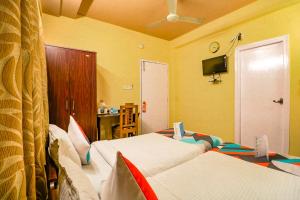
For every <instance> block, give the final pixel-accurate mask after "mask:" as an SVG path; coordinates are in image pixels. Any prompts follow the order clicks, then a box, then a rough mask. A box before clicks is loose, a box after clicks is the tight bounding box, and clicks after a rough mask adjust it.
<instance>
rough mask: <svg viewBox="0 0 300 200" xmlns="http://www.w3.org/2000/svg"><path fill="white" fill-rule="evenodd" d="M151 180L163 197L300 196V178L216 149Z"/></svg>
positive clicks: (187, 199)
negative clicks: (221, 152)
mask: <svg viewBox="0 0 300 200" xmlns="http://www.w3.org/2000/svg"><path fill="white" fill-rule="evenodd" d="M147 180H148V182H149V183H150V185H151V186H152V188H153V189H154V191H157V195H158V198H159V199H164V198H163V197H164V196H166V194H165V193H172V195H173V196H174V198H175V199H182V200H198V199H210V200H217V199H218V200H219V199H230V200H235V199H243V200H248V199H249V200H254V199H261V200H266V199H270V200H276V199H278V200H279V199H280V200H281V199H285V200H290V199H300V178H299V177H297V176H294V175H290V174H288V173H284V172H280V171H277V170H272V169H269V168H266V167H261V166H259V165H256V164H253V163H249V162H246V161H243V160H240V159H236V158H234V157H230V156H227V155H222V154H220V153H217V152H213V151H210V152H207V153H204V154H201V155H199V156H197V157H196V158H194V159H192V160H190V161H188V162H185V163H183V164H181V165H178V166H176V167H174V168H171V169H169V170H166V171H164V172H162V173H159V174H157V175H155V176H154V177H150V178H147ZM168 195H169V196H170V194H168Z"/></svg>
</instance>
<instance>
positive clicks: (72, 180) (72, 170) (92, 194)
mask: <svg viewBox="0 0 300 200" xmlns="http://www.w3.org/2000/svg"><path fill="white" fill-rule="evenodd" d="M59 162H60V165H61V167H62V168H64V170H65V175H66V177H64V181H62V182H61V183H60V184H61V185H60V199H62V200H69V199H82V200H85V199H89V200H99V197H98V194H97V192H96V191H95V189H94V187H93V185H92V183H91V182H90V180H89V178H88V177H87V176H86V174H85V173H84V171H83V170H82V167H81V166H78V165H76V164H75V163H74V162H73V161H72V160H71V159H69V157H65V156H62V157H61V158H60V159H59ZM74 191H75V192H74Z"/></svg>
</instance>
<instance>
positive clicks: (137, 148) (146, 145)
mask: <svg viewBox="0 0 300 200" xmlns="http://www.w3.org/2000/svg"><path fill="white" fill-rule="evenodd" d="M93 145H94V146H95V147H96V149H97V151H98V152H99V153H100V154H101V155H102V156H103V158H104V159H105V160H106V161H107V162H108V163H109V164H110V166H113V165H114V164H115V161H116V153H117V151H120V152H121V153H122V154H123V155H124V156H125V157H126V158H128V159H129V160H130V161H131V162H132V163H134V164H135V165H136V166H137V167H138V168H139V170H140V171H141V172H142V173H143V174H144V175H145V176H146V177H148V176H153V175H155V174H157V173H159V172H162V171H164V170H167V169H169V168H171V167H174V166H176V165H178V164H181V163H183V162H185V161H188V160H190V159H193V158H195V157H196V156H198V155H199V154H201V153H203V152H204V149H205V147H204V145H192V144H186V143H183V142H179V141H176V140H173V139H170V138H167V137H165V136H161V135H159V134H157V133H149V134H145V135H140V136H136V137H130V138H124V139H118V140H105V141H98V142H94V143H93Z"/></svg>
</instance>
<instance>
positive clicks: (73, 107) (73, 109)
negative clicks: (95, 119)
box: [72, 99, 75, 115]
mask: <svg viewBox="0 0 300 200" xmlns="http://www.w3.org/2000/svg"><path fill="white" fill-rule="evenodd" d="M72 112H73V115H75V101H74V99H73V100H72Z"/></svg>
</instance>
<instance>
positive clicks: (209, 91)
mask: <svg viewBox="0 0 300 200" xmlns="http://www.w3.org/2000/svg"><path fill="white" fill-rule="evenodd" d="M299 11H300V4H296V5H294V6H291V7H288V8H284V9H282V10H279V11H276V12H273V13H270V14H267V15H264V16H261V17H259V18H255V19H252V20H249V21H246V22H244V23H240V24H238V25H235V26H232V27H230V28H227V29H225V30H222V31H219V32H217V33H213V34H210V35H208V36H205V37H202V38H199V39H197V40H195V38H194V36H195V35H193V34H192V33H190V38H191V39H190V41H189V40H188V38H189V34H186V35H184V37H183V38H184V40H185V44H181V45H180V46H176V43H178V41H180V38H179V39H176V40H174V41H172V42H171V46H173V47H174V48H173V49H172V52H171V66H172V67H173V69H172V70H173V71H172V73H171V88H175V89H173V90H171V115H170V116H171V121H183V122H184V123H185V127H186V128H187V129H189V130H195V131H200V132H203V133H210V134H215V135H218V136H220V137H222V138H223V139H224V140H226V141H234V52H233V54H232V56H231V57H230V58H229V73H228V74H224V75H222V80H223V82H222V84H219V85H212V84H211V83H208V79H209V78H208V77H203V76H202V67H201V60H202V59H206V58H209V57H213V56H217V55H222V54H224V53H225V52H226V50H227V49H228V47H229V41H230V40H231V39H232V38H233V36H234V35H235V34H237V33H238V32H241V33H242V34H243V41H242V42H241V44H240V45H243V44H248V43H252V42H257V41H261V40H265V39H268V38H273V37H277V36H281V35H289V38H290V67H291V126H290V153H291V154H294V155H298V156H300V28H299V27H300V13H299ZM218 20H219V23H220V20H222V19H218ZM198 32H199V31H198ZM212 41H219V42H220V44H221V49H220V51H219V52H218V53H217V54H212V53H209V52H208V46H209V44H210V43H211V42H212Z"/></svg>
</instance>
